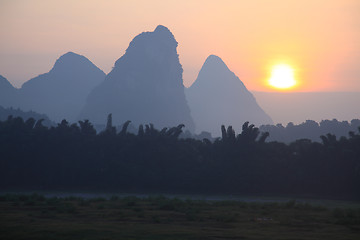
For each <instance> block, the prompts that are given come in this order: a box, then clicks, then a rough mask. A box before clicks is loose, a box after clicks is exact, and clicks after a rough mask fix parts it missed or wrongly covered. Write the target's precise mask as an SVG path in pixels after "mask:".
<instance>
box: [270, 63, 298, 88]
mask: <svg viewBox="0 0 360 240" xmlns="http://www.w3.org/2000/svg"><path fill="white" fill-rule="evenodd" d="M269 85H270V86H272V87H274V88H279V89H287V88H291V87H293V86H295V85H296V81H295V79H294V70H293V69H292V68H291V67H290V66H289V65H287V64H279V65H275V66H274V67H273V68H272V71H271V78H270V79H269Z"/></svg>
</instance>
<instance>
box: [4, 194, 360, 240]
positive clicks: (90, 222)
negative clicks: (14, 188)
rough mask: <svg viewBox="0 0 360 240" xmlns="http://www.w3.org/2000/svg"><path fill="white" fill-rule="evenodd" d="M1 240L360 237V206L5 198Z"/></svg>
mask: <svg viewBox="0 0 360 240" xmlns="http://www.w3.org/2000/svg"><path fill="white" fill-rule="evenodd" d="M0 239H2V240H6V239H27V240H29V239H44V240H45V239H46V240H49V239H62V240H64V239H87V240H88V239H89V240H91V239H102V240H105V239H360V208H356V207H353V206H351V208H348V207H347V206H346V204H345V205H342V206H341V207H337V208H328V207H325V206H320V205H311V204H308V203H302V202H296V201H294V200H292V201H288V202H281V203H277V202H241V201H202V200H180V199H176V198H166V197H163V196H159V197H145V198H137V197H121V198H119V197H117V196H113V197H111V198H109V199H104V198H92V199H84V198H79V197H66V198H57V197H52V198H46V197H44V196H42V195H37V194H32V195H14V194H12V195H10V194H9V195H2V196H0Z"/></svg>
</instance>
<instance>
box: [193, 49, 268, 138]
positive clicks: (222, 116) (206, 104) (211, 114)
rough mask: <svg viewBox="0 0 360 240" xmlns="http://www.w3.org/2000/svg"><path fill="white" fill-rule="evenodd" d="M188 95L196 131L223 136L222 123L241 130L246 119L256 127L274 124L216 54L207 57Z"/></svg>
mask: <svg viewBox="0 0 360 240" xmlns="http://www.w3.org/2000/svg"><path fill="white" fill-rule="evenodd" d="M186 97H187V100H188V102H189V105H190V109H191V114H192V117H193V119H194V121H195V125H196V130H197V132H201V131H210V132H211V133H212V134H213V135H214V136H220V129H219V126H220V125H221V124H226V125H232V126H233V127H234V129H241V125H242V123H243V122H245V121H250V122H252V123H254V124H255V125H257V126H259V125H261V124H271V123H272V120H271V118H270V117H269V116H268V115H267V114H266V113H265V112H264V111H263V110H262V109H261V108H260V107H259V105H258V104H257V102H256V100H255V98H254V96H253V95H252V94H251V93H250V92H249V91H248V90H247V89H246V87H245V85H244V84H243V83H242V81H240V79H239V78H238V77H237V76H236V75H235V74H234V73H233V72H231V71H230V70H229V68H228V67H227V66H226V64H225V63H224V62H223V61H222V60H221V58H219V57H217V56H215V55H210V56H209V57H208V58H207V59H206V61H205V63H204V65H203V66H202V68H201V70H200V72H199V75H198V77H197V79H196V81H195V82H194V83H193V85H191V87H190V88H188V89H187V90H186Z"/></svg>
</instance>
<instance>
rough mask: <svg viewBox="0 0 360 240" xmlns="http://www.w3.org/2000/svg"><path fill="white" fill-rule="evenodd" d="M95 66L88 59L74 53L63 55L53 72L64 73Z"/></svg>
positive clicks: (57, 61)
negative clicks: (67, 70)
mask: <svg viewBox="0 0 360 240" xmlns="http://www.w3.org/2000/svg"><path fill="white" fill-rule="evenodd" d="M89 65H94V64H93V63H92V62H91V61H90V60H89V59H87V58H86V57H84V56H82V55H79V54H76V53H74V52H67V53H65V54H63V55H61V56H60V57H59V58H58V59H57V60H56V62H55V64H54V67H53V68H52V69H51V71H63V70H65V69H74V68H78V67H81V66H89Z"/></svg>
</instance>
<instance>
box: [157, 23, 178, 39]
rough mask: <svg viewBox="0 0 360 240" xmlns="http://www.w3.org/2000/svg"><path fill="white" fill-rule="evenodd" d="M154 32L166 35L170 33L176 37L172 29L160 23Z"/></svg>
mask: <svg viewBox="0 0 360 240" xmlns="http://www.w3.org/2000/svg"><path fill="white" fill-rule="evenodd" d="M154 33H158V34H164V35H165V34H167V35H170V36H171V37H174V35H173V34H172V33H171V31H170V30H169V29H168V28H167V27H165V26H163V25H158V26H157V27H156V28H155V30H154Z"/></svg>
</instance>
